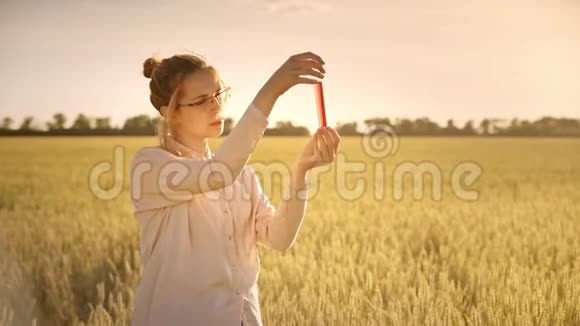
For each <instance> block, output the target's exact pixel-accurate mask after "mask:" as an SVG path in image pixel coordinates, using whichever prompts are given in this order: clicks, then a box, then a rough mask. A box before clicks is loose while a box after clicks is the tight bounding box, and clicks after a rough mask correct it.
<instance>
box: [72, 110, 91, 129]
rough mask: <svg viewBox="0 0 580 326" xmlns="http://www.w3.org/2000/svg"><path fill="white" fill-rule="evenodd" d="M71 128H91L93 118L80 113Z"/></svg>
mask: <svg viewBox="0 0 580 326" xmlns="http://www.w3.org/2000/svg"><path fill="white" fill-rule="evenodd" d="M70 128H71V129H77V130H89V129H91V120H90V119H89V118H88V117H87V116H86V115H84V114H82V113H80V114H79V115H78V116H77V118H76V119H75V121H74V122H73V124H72V126H71V127H70Z"/></svg>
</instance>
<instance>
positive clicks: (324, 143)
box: [319, 130, 332, 162]
mask: <svg viewBox="0 0 580 326" xmlns="http://www.w3.org/2000/svg"><path fill="white" fill-rule="evenodd" d="M325 134H326V132H325V131H324V130H323V131H322V132H321V133H320V137H319V138H320V142H319V144H320V152H321V153H322V159H323V160H324V162H330V161H331V160H332V153H331V151H330V149H329V148H330V147H329V146H328V144H329V143H330V142H331V140H330V139H328V137H329V136H328V135H325Z"/></svg>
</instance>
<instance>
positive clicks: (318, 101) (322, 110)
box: [315, 82, 326, 127]
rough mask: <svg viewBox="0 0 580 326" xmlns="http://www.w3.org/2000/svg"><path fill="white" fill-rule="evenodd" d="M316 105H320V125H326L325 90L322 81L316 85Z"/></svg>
mask: <svg viewBox="0 0 580 326" xmlns="http://www.w3.org/2000/svg"><path fill="white" fill-rule="evenodd" d="M315 91H316V106H317V107H318V125H319V126H320V127H326V109H325V107H324V92H323V91H322V82H317V83H316V85H315Z"/></svg>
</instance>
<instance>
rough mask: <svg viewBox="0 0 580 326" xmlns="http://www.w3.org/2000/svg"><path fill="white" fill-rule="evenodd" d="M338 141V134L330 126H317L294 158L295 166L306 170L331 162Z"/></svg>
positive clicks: (339, 139) (338, 143) (334, 155)
mask: <svg viewBox="0 0 580 326" xmlns="http://www.w3.org/2000/svg"><path fill="white" fill-rule="evenodd" d="M340 141H341V138H340V136H339V135H338V133H337V132H336V130H334V129H332V128H331V127H321V128H318V130H316V132H315V133H314V135H313V136H312V138H311V139H310V140H309V141H308V143H307V144H306V146H305V147H304V150H303V152H302V153H301V154H300V156H298V159H296V162H295V163H294V166H295V168H297V169H299V170H300V171H303V172H307V171H308V170H310V169H312V168H315V167H318V166H323V165H327V164H330V163H332V162H333V161H334V159H335V158H336V151H337V150H338V146H339V145H340Z"/></svg>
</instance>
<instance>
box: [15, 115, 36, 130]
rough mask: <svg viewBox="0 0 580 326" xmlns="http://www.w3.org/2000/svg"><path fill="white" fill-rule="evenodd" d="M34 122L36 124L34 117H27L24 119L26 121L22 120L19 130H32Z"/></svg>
mask: <svg viewBox="0 0 580 326" xmlns="http://www.w3.org/2000/svg"><path fill="white" fill-rule="evenodd" d="M33 122H34V117H32V116H27V117H25V118H24V120H22V124H21V125H20V128H18V129H19V130H23V131H28V130H32V129H33V126H32V123H33Z"/></svg>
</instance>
